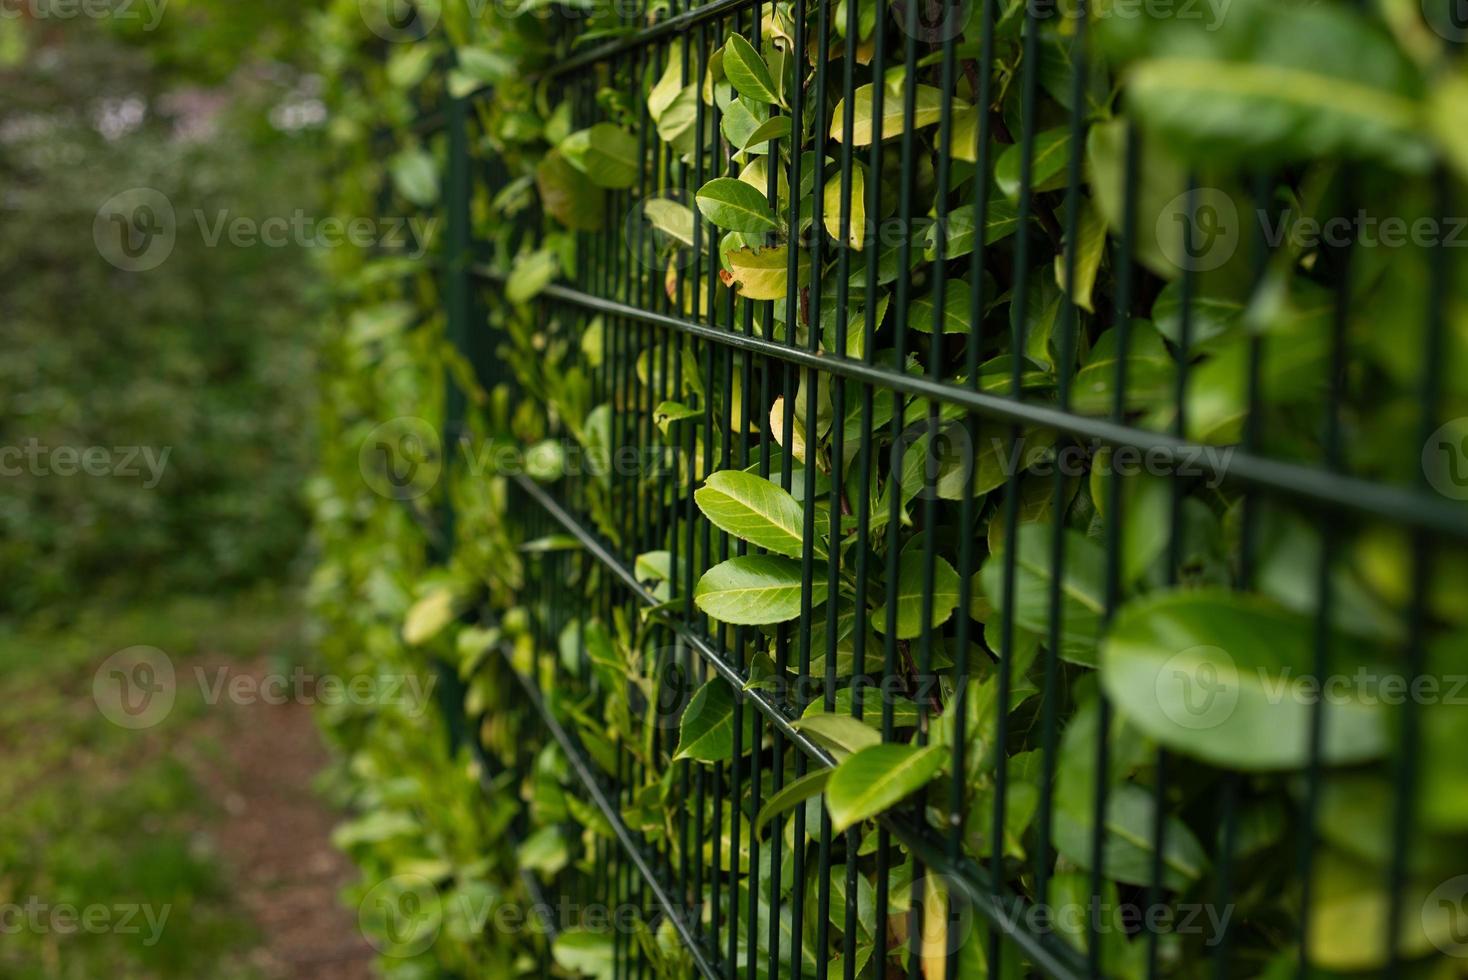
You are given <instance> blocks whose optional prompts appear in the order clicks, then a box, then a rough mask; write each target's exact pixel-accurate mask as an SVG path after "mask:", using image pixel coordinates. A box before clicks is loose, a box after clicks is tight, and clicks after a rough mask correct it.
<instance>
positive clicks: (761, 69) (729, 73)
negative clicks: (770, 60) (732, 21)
mask: <svg viewBox="0 0 1468 980" xmlns="http://www.w3.org/2000/svg"><path fill="white" fill-rule="evenodd" d="M724 75H725V76H726V77H727V78H728V79H729V84H730V85H733V86H734V91H736V92H738V93H739V94H740V95H741V96H743V97H744V98H746V99H754V100H755V101H756V102H763V103H765V104H766V105H778V104H779V103H780V95H779V93H778V92H777V91H776V90H775V80H774V78H772V77H771V76H770V67H769V65H766V64H765V59H764V58H762V57H760V53H759V52H758V51H756V50H755V48H754V45H752V44H750V43H749V42H748V41H746V40H745V39H744V38H743V37H741V36H740V35H738V34H731V35H729V40H728V42H727V43H725V45H724Z"/></svg>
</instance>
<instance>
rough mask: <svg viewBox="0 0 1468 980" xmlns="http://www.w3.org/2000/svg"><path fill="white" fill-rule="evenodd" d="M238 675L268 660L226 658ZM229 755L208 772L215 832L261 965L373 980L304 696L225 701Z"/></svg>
mask: <svg viewBox="0 0 1468 980" xmlns="http://www.w3.org/2000/svg"><path fill="white" fill-rule="evenodd" d="M226 663H227V665H228V667H229V670H230V672H231V674H247V675H250V676H253V677H255V678H257V679H258V678H263V677H264V676H265V675H266V674H268V673H269V672H270V668H269V667H268V666H267V664H266V663H265V662H264V661H263V660H261V661H256V662H253V663H241V662H240V661H237V660H230V661H227V662H226ZM219 708H220V717H218V718H217V719H216V723H217V724H219V725H220V726H221V728H222V729H223V731H222V732H221V733H220V734H221V737H220V738H219V745H220V746H221V747H222V753H223V759H221V760H220V763H218V764H214V765H210V766H207V767H205V771H203V772H200V773H199V779H200V781H201V782H202V783H203V784H204V786H205V789H206V791H207V792H208V793H209V795H210V796H211V798H212V800H213V802H214V803H215V805H216V807H217V809H218V814H217V817H216V819H214V820H213V821H211V826H210V828H209V833H210V836H211V837H212V838H213V839H214V841H215V844H216V846H217V848H218V853H219V855H220V859H221V861H222V863H223V864H224V866H225V867H226V869H227V870H228V871H229V873H230V876H231V880H232V881H233V882H234V886H235V891H236V897H237V899H238V901H239V903H240V906H241V907H242V908H243V909H245V910H246V911H247V912H248V913H249V914H250V916H251V917H252V918H253V919H254V922H255V926H256V928H257V930H258V932H259V940H260V941H259V944H258V946H257V948H256V949H255V950H254V951H253V952H252V953H251V956H250V961H251V965H252V966H253V967H254V968H255V969H256V970H258V971H259V972H260V974H262V975H263V976H264V977H266V978H269V980H307V978H310V980H369V978H371V977H373V976H374V974H373V972H372V969H371V963H372V960H373V956H374V953H373V950H372V948H371V947H370V946H369V945H368V944H367V942H366V940H365V939H364V938H363V936H362V934H361V932H360V931H359V930H358V928H357V921H356V916H355V915H354V914H353V913H352V912H351V911H350V910H349V909H347V908H345V907H344V906H343V904H342V900H341V890H342V888H343V887H344V886H345V885H347V884H348V883H349V882H350V881H352V879H353V878H354V877H355V872H354V870H353V868H352V865H351V862H350V861H348V859H347V858H346V856H345V855H343V854H342V853H341V852H340V851H338V850H336V849H335V848H333V847H332V845H331V831H332V828H333V827H334V826H335V825H336V823H337V822H338V820H339V815H338V814H336V813H334V812H333V811H332V810H331V808H330V807H329V806H328V805H327V804H326V802H325V801H324V800H322V798H321V797H320V795H319V794H317V793H316V792H315V790H313V788H312V783H313V780H314V779H315V778H316V776H317V775H318V774H319V773H320V772H321V771H322V770H323V769H324V768H325V767H326V765H327V762H328V755H327V751H326V748H325V746H324V745H323V744H322V742H321V736H320V734H319V732H318V730H317V728H316V724H315V722H314V721H313V720H312V717H311V711H312V709H311V707H310V706H308V705H303V704H298V703H287V704H280V705H272V704H266V703H263V702H262V703H256V704H230V703H228V699H227V698H225V699H222V700H221V701H220V702H219Z"/></svg>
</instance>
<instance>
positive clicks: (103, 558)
mask: <svg viewBox="0 0 1468 980" xmlns="http://www.w3.org/2000/svg"><path fill="white" fill-rule="evenodd" d="M159 2H162V3H163V4H164V6H163V7H162V9H161V13H162V16H160V17H156V18H155V17H154V16H153V14H154V13H155V12H158V11H159V7H158V3H159ZM317 6H319V5H318V4H315V3H313V2H312V0H307V2H306V3H297V2H289V3H288V2H286V0H249V2H248V3H239V2H233V0H154V2H152V3H149V2H144V0H132V2H125V0H116V2H115V3H114V4H113V6H112V8H111V9H112V10H113V14H114V15H113V16H106V17H88V16H84V15H82V14H81V13H80V11H81V10H82V9H83V5H79V4H68V5H49V4H45V3H42V2H39V0H35V2H33V0H25V2H20V3H7V4H5V5H4V6H3V8H0V91H3V93H4V95H3V97H0V336H3V338H4V345H5V349H4V356H0V447H4V448H9V449H17V448H18V449H20V450H22V451H24V450H25V449H26V448H27V447H28V446H36V447H41V448H43V449H46V450H55V449H59V448H64V447H70V448H74V449H77V450H84V449H86V448H87V447H104V448H106V449H108V450H109V451H112V450H113V449H114V447H146V448H148V449H150V450H151V451H152V452H153V453H154V455H155V458H161V456H162V453H163V452H164V451H167V453H168V456H167V464H166V468H165V470H164V472H163V477H162V479H161V481H160V482H158V483H157V485H156V486H150V485H148V484H149V483H150V482H151V481H150V479H149V477H148V476H147V470H146V467H144V468H143V475H141V476H132V477H129V476H103V477H98V476H89V475H75V476H63V475H58V474H55V473H47V472H30V471H28V470H29V467H28V466H27V465H26V464H25V463H24V461H23V460H21V461H20V466H19V469H20V470H21V472H19V473H18V474H15V473H14V466H15V464H16V462H17V460H16V458H15V457H14V455H13V454H12V455H11V456H10V457H9V458H7V460H6V462H7V463H9V464H11V466H10V467H8V468H7V474H6V475H3V476H0V741H3V742H4V743H5V744H6V745H7V746H10V747H12V749H13V750H15V751H14V752H13V753H8V754H7V761H6V764H5V765H4V766H3V767H0V904H4V903H14V904H18V905H21V906H24V904H25V903H26V902H27V901H29V900H31V899H32V898H33V897H34V898H38V899H40V900H41V901H43V902H46V903H50V904H52V905H56V904H62V903H71V904H73V905H76V906H85V905H88V904H93V903H100V904H103V905H112V904H114V903H145V904H147V905H149V906H152V907H154V908H158V907H162V906H167V907H168V908H169V909H170V910H171V914H170V918H169V921H168V924H167V928H166V929H164V930H163V932H162V935H161V940H160V941H158V942H157V943H155V944H151V945H150V944H148V943H145V942H143V941H142V939H141V937H139V936H136V935H120V934H113V933H109V934H104V935H81V934H78V935H60V934H58V933H57V932H55V931H45V930H43V931H41V932H26V931H24V930H22V931H20V932H19V933H17V932H15V931H14V930H11V931H8V932H7V933H6V934H5V935H4V936H3V937H0V977H5V978H7V980H42V978H44V980H58V978H60V980H70V978H76V980H83V978H86V980H90V978H93V977H102V976H116V977H126V978H129V980H134V978H160V980H162V978H185V977H188V978H192V977H199V976H209V977H214V978H220V980H261V978H268V977H270V976H273V974H271V973H269V972H268V971H262V970H261V969H260V968H259V959H260V956H259V949H260V946H259V944H260V943H261V936H260V934H259V930H258V929H257V927H256V925H255V923H254V922H253V921H252V915H251V912H250V910H249V909H248V908H246V907H244V905H245V900H244V898H243V897H242V888H241V882H240V881H238V880H236V879H235V878H234V877H233V872H232V871H231V867H232V865H231V862H230V861H229V860H227V856H226V855H225V854H223V851H224V850H225V849H226V848H225V847H224V845H223V844H222V843H221V834H220V826H221V820H223V819H224V814H223V812H222V808H221V803H220V799H219V788H218V786H216V785H214V784H215V783H227V782H228V780H229V779H232V778H235V775H236V774H235V771H234V770H235V767H236V766H237V765H238V760H234V761H233V762H232V761H231V752H232V750H233V748H234V742H235V740H236V737H237V732H236V731H235V729H234V728H231V726H238V725H240V724H241V721H240V718H239V717H236V714H237V713H230V712H228V711H214V710H208V709H211V707H212V706H210V705H205V704H204V703H203V702H202V699H201V697H200V695H199V692H198V690H197V688H196V687H195V686H193V685H191V684H181V685H180V692H179V695H180V702H179V707H178V708H177V709H175V710H174V711H173V712H172V713H171V715H170V716H169V717H168V718H167V720H166V722H164V723H162V724H160V725H158V726H157V727H156V728H153V729H150V730H147V731H143V732H134V731H126V730H123V729H121V728H118V727H117V726H115V725H113V724H111V723H110V722H108V721H107V720H106V719H105V718H104V717H103V716H102V715H101V714H100V713H99V712H98V711H97V710H96V707H95V705H94V704H93V703H92V698H93V678H94V673H95V671H96V670H97V665H98V664H99V663H100V662H102V661H103V659H104V658H106V657H107V656H108V655H109V654H110V653H112V652H113V651H116V650H119V649H122V648H125V647H130V646H133V645H137V644H148V645H152V646H156V647H157V648H159V649H161V650H165V651H167V652H168V654H169V656H170V657H172V658H173V660H174V662H175V664H176V665H177V667H178V669H179V670H180V672H181V676H182V674H183V672H185V671H191V670H192V669H193V665H195V664H206V663H209V664H225V665H234V666H232V667H231V668H230V669H235V670H245V669H248V668H247V666H246V665H247V664H256V665H258V664H259V663H261V660H260V659H259V658H261V657H262V654H268V655H269V657H270V658H271V659H269V660H268V661H267V662H268V664H269V669H272V670H278V671H280V672H282V673H286V672H288V671H289V670H291V669H293V667H292V665H293V664H295V663H299V662H301V661H302V660H303V659H304V658H305V656H306V655H305V653H304V652H303V648H302V645H301V644H300V642H299V638H300V633H301V626H300V616H299V613H298V610H297V605H296V602H297V600H296V599H295V591H296V590H295V588H294V587H293V583H298V582H299V580H300V576H299V575H298V574H297V572H298V569H300V568H301V567H302V553H303V551H304V550H305V544H306V514H305V507H304V503H303V501H302V493H301V486H302V484H303V483H304V480H305V477H306V474H307V473H308V472H309V470H310V467H311V462H312V459H313V457H314V450H313V445H314V440H315V435H314V432H313V430H312V427H311V424H310V421H309V420H311V419H312V418H313V417H314V411H313V408H314V403H315V395H314V389H315V383H314V372H315V358H316V346H317V343H318V337H319V333H318V328H319V325H320V323H321V322H322V316H323V312H324V309H325V293H324V292H323V291H322V289H321V288H320V287H319V285H318V274H317V270H318V269H319V267H320V265H321V263H320V262H319V261H317V260H318V258H319V256H317V255H315V254H309V253H314V252H315V251H316V250H314V249H303V248H301V247H299V246H296V245H291V246H288V247H284V248H271V247H260V246H257V247H234V246H231V245H230V244H229V242H228V240H227V237H226V238H225V239H222V240H220V242H219V244H218V245H217V247H209V246H208V244H207V241H206V239H205V238H204V236H203V235H202V234H201V230H200V224H199V223H200V221H201V220H202V221H203V222H204V223H205V224H206V225H207V226H208V227H210V228H212V227H214V225H215V224H216V222H217V221H218V220H219V218H220V216H221V215H227V216H228V217H229V218H231V219H232V218H236V217H244V218H248V219H250V220H252V221H255V222H259V221H263V220H265V219H267V218H271V217H277V216H278V217H284V218H287V219H289V218H290V217H291V216H292V215H293V214H294V213H295V212H296V211H297V210H298V209H300V210H302V211H304V212H305V213H306V214H307V215H313V214H319V212H318V211H317V210H316V209H317V208H319V207H320V206H321V205H320V201H321V199H322V194H321V191H322V187H323V183H324V176H323V166H322V162H321V161H322V160H323V140H322V136H321V133H322V126H323V123H324V116H325V110H324V108H323V106H322V103H321V102H320V101H319V99H318V97H317V89H318V87H319V81H318V79H317V78H316V76H315V75H314V74H313V73H312V72H311V70H310V68H309V64H310V63H309V61H308V58H307V48H308V45H309V43H310V31H309V30H307V29H306V28H307V26H308V22H309V20H310V18H311V17H312V16H313V14H314V11H315V8H316V7H317ZM85 9H88V10H94V9H96V8H95V6H94V5H93V4H90V3H89V4H87V5H85ZM67 10H69V11H70V12H71V13H70V15H66V14H65V13H64V12H65V11H67ZM129 15H131V16H129ZM135 187H151V188H155V189H157V190H158V191H160V192H162V193H163V194H165V195H166V196H167V197H168V198H169V199H170V201H171V203H172V205H173V207H174V209H175V213H176V216H177V222H178V239H177V244H176V246H175V248H174V250H173V252H172V254H171V255H170V256H169V258H168V259H167V260H166V261H165V262H163V264H162V265H161V266H159V267H158V268H156V269H152V270H151V271H147V272H125V271H121V270H119V269H117V268H115V267H113V266H112V265H110V264H109V263H108V262H107V261H106V260H105V259H104V258H103V257H102V255H101V254H100V253H99V251H98V249H97V246H96V244H95V242H94V237H93V223H94V219H95V217H96V214H97V212H98V208H99V206H100V205H102V204H103V202H105V201H107V200H108V199H109V198H111V197H112V196H114V195H116V194H118V193H119V192H122V191H125V190H128V189H130V188H135ZM112 458H113V460H114V461H118V460H120V458H121V456H120V454H116V453H114V454H113V456H112ZM11 474H14V475H11ZM190 676H191V675H190ZM300 710H303V711H304V710H307V709H304V708H302V709H300ZM235 754H237V753H235ZM272 761H273V762H277V763H278V760H272ZM291 791H292V792H296V793H300V794H304V795H307V796H308V797H309V794H310V792H311V791H310V788H309V787H308V786H304V785H303V786H293V787H291ZM320 847H321V848H322V849H326V848H327V847H328V844H327V842H326V840H325V839H324V835H323V839H322V840H321V842H320ZM322 904H323V905H329V904H330V902H329V901H326V902H323V903H322Z"/></svg>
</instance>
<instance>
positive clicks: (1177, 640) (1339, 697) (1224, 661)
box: [1100, 591, 1391, 770]
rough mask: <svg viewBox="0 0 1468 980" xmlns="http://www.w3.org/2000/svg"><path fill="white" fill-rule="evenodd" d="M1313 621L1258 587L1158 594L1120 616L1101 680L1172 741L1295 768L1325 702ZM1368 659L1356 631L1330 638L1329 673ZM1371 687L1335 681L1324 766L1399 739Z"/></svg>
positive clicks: (1328, 704) (1145, 727) (1220, 757)
mask: <svg viewBox="0 0 1468 980" xmlns="http://www.w3.org/2000/svg"><path fill="white" fill-rule="evenodd" d="M1313 631H1314V624H1313V621H1312V618H1311V617H1309V616H1301V615H1298V614H1296V613H1292V612H1289V611H1288V610H1286V609H1283V608H1281V607H1279V606H1276V605H1274V604H1273V603H1271V602H1268V601H1266V600H1262V599H1258V598H1256V597H1252V596H1245V595H1238V594H1232V593H1227V592H1222V591H1190V592H1168V593H1163V594H1160V595H1155V596H1149V597H1147V598H1145V599H1141V600H1137V601H1134V602H1132V603H1130V604H1128V605H1127V606H1125V607H1123V609H1122V610H1121V611H1120V612H1119V613H1118V614H1117V616H1116V621H1115V624H1114V625H1113V626H1112V629H1111V631H1110V633H1109V634H1108V635H1107V637H1106V640H1105V642H1104V643H1103V644H1102V647H1101V654H1100V668H1101V682H1102V684H1103V685H1104V687H1105V689H1106V693H1107V694H1108V695H1109V696H1110V697H1111V698H1112V700H1113V701H1115V702H1116V704H1117V706H1118V708H1120V710H1122V711H1124V712H1126V714H1127V716H1128V717H1129V718H1130V719H1131V721H1132V722H1133V723H1134V724H1135V725H1136V726H1137V727H1138V728H1140V729H1141V730H1142V731H1144V732H1146V733H1147V734H1148V735H1151V736H1152V737H1153V738H1155V739H1157V740H1158V741H1159V742H1161V743H1163V744H1164V745H1166V746H1167V747H1168V748H1170V749H1173V750H1175V751H1177V752H1180V753H1182V754H1184V755H1189V756H1193V757H1195V758H1199V759H1203V760H1205V761H1208V762H1212V763H1214V764H1216V765H1220V766H1226V767H1231V768H1237V769H1246V770H1278V769H1297V768H1300V767H1302V766H1304V765H1305V764H1306V763H1307V762H1308V761H1309V758H1310V723H1311V716H1312V714H1313V713H1314V712H1315V711H1316V709H1317V702H1320V701H1321V697H1320V695H1319V692H1318V689H1316V690H1315V691H1312V681H1311V670H1312V665H1313V651H1314V633H1313ZM1366 663H1367V662H1366V659H1365V658H1364V657H1362V656H1361V655H1360V652H1359V648H1357V647H1356V644H1355V643H1354V642H1353V641H1349V640H1346V639H1345V638H1343V637H1336V638H1334V639H1333V640H1332V643H1331V668H1330V670H1331V675H1332V677H1346V678H1350V677H1352V676H1353V675H1354V673H1355V672H1356V671H1357V669H1358V668H1362V667H1365V666H1366ZM1386 673H1387V672H1386V671H1377V672H1375V674H1376V676H1378V677H1381V676H1385V675H1386ZM1329 680H1330V678H1327V681H1329ZM1364 686H1365V685H1361V684H1356V683H1354V682H1353V683H1351V684H1346V685H1344V686H1342V685H1332V686H1331V688H1330V690H1329V692H1328V693H1327V695H1326V696H1324V699H1323V703H1321V704H1320V705H1319V707H1320V710H1322V711H1323V712H1324V719H1323V721H1324V733H1323V734H1324V740H1323V744H1322V746H1321V750H1322V751H1321V756H1322V760H1323V761H1324V762H1325V764H1326V765H1345V764H1349V763H1355V762H1364V761H1366V760H1369V759H1374V758H1377V757H1379V756H1380V755H1381V754H1382V753H1384V752H1385V751H1386V750H1387V748H1388V746H1389V744H1390V731H1391V725H1390V722H1389V720H1388V714H1387V708H1386V707H1385V706H1384V704H1383V699H1382V698H1381V696H1380V695H1379V694H1378V693H1376V692H1374V691H1372V690H1367V689H1363V687H1364Z"/></svg>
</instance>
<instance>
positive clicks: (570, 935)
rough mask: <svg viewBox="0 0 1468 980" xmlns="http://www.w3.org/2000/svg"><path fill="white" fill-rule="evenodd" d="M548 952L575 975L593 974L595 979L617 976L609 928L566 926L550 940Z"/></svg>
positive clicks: (562, 966) (600, 979) (603, 979)
mask: <svg viewBox="0 0 1468 980" xmlns="http://www.w3.org/2000/svg"><path fill="white" fill-rule="evenodd" d="M551 955H553V956H554V957H555V960H556V963H557V964H558V965H559V966H560V967H561V968H562V969H564V970H569V971H570V972H571V973H573V974H576V975H578V976H592V977H595V978H596V980H612V978H613V977H615V976H616V955H615V952H614V951H613V949H612V933H611V931H610V930H607V931H592V930H591V929H584V928H580V927H576V928H572V929H567V930H565V931H564V932H562V933H560V934H559V935H558V936H556V938H555V941H554V942H553V943H551Z"/></svg>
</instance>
